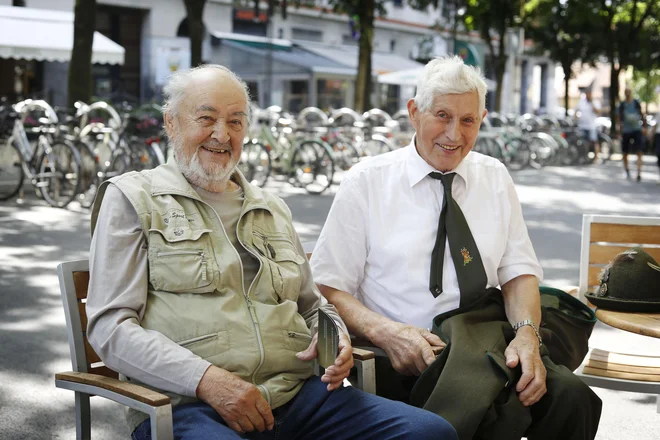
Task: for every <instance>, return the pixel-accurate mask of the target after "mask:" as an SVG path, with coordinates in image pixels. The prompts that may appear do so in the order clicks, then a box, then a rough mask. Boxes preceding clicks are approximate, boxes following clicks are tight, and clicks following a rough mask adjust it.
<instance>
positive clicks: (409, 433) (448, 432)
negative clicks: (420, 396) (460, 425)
mask: <svg viewBox="0 0 660 440" xmlns="http://www.w3.org/2000/svg"><path fill="white" fill-rule="evenodd" d="M401 405H406V404H404V403H401ZM406 406H408V405H406ZM408 408H410V409H412V410H414V411H405V412H403V413H402V414H401V422H402V423H405V424H406V429H405V432H406V437H405V438H410V439H415V440H417V439H420V440H427V439H428V440H458V434H457V433H456V430H455V429H454V427H453V426H452V425H451V424H450V423H449V422H448V421H446V420H445V419H443V418H442V417H440V416H438V415H436V414H434V413H432V412H430V411H426V410H422V409H418V408H414V407H410V406H408Z"/></svg>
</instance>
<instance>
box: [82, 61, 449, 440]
mask: <svg viewBox="0 0 660 440" xmlns="http://www.w3.org/2000/svg"><path fill="white" fill-rule="evenodd" d="M164 94H165V105H164V121H165V129H166V131H167V134H168V136H169V138H170V139H171V148H173V151H174V157H173V158H172V159H171V160H170V161H168V163H167V164H165V165H162V166H160V167H158V168H156V169H154V170H148V171H143V172H140V173H136V172H132V173H127V174H124V175H122V176H118V177H116V178H113V179H111V180H110V181H108V182H105V183H104V184H103V185H102V186H101V188H100V189H99V193H98V196H97V199H96V201H95V203H94V208H93V211H92V228H91V229H92V243H91V248H90V283H89V294H88V300H87V315H88V327H87V329H88V337H89V342H90V344H91V345H92V347H93V348H94V350H95V351H96V352H97V353H98V354H99V356H100V357H101V359H102V360H103V361H104V362H105V363H106V365H108V366H109V367H110V368H112V369H114V370H116V371H118V372H119V373H120V374H121V377H122V379H124V380H128V381H130V382H133V383H140V384H144V385H146V386H148V387H150V388H153V389H156V390H158V391H160V392H163V393H165V394H167V395H168V396H170V398H171V401H172V404H173V427H174V437H175V438H176V439H237V438H249V439H275V438H298V439H349V438H355V439H357V438H359V439H388V438H398V439H401V438H407V439H431V438H433V439H449V440H454V439H456V438H457V437H456V432H455V430H454V429H453V427H451V425H449V424H448V423H447V422H446V421H445V420H444V419H442V418H441V417H439V416H436V415H434V414H432V413H430V412H427V411H423V410H421V409H416V408H411V407H409V406H407V405H404V404H402V403H399V402H392V401H389V400H386V399H384V398H380V397H377V396H374V395H371V394H367V393H364V392H362V391H360V390H357V389H355V388H352V387H344V386H343V379H345V378H346V377H347V376H348V374H349V370H350V368H351V366H352V365H353V359H352V348H351V345H350V341H349V339H348V337H347V336H346V335H347V332H346V327H345V325H344V323H343V322H342V321H341V318H339V316H338V315H337V313H336V310H335V309H334V307H333V306H332V305H329V304H328V303H327V301H325V299H324V298H323V297H322V296H321V295H320V293H319V291H318V290H317V288H316V286H315V284H314V282H313V280H312V277H311V270H310V267H309V264H308V262H307V259H306V258H305V253H304V251H303V249H302V246H301V244H300V241H299V239H298V236H297V235H296V232H295V230H294V228H293V225H292V218H291V212H290V210H289V209H288V207H287V206H286V205H285V204H284V202H283V201H282V200H281V199H279V198H278V197H276V196H274V195H272V194H270V193H267V192H264V191H262V190H261V189H259V188H257V187H255V186H253V185H251V184H250V183H249V182H247V181H246V179H245V177H244V176H243V175H242V174H241V172H240V171H239V170H238V169H237V168H236V164H237V163H238V160H239V158H240V155H241V149H242V143H243V139H244V136H245V133H246V129H247V124H248V120H249V115H248V112H249V97H248V96H249V95H248V93H247V87H246V85H245V83H244V82H243V81H242V80H240V79H239V78H238V77H237V76H236V75H235V74H233V73H232V72H231V71H229V70H228V69H226V68H224V67H222V66H213V65H208V66H201V67H198V68H195V69H192V70H189V71H184V72H179V73H176V74H175V75H174V76H173V77H172V78H171V79H170V80H169V82H168V85H167V86H166V87H165V89H164ZM319 309H322V310H324V311H325V312H326V313H327V314H328V315H330V316H331V317H332V318H333V319H334V320H335V321H336V323H337V325H338V326H339V328H340V329H342V331H341V332H340V333H341V336H340V344H339V348H340V352H339V354H338V356H337V359H336V361H335V364H334V365H332V366H330V367H329V368H327V369H326V370H325V374H324V375H323V376H321V377H317V376H314V375H313V362H312V361H313V359H314V358H315V357H316V355H317V348H316V347H317V334H316V329H317V323H318V315H317V311H318V310H319ZM127 420H128V423H129V429H130V431H131V432H132V437H133V438H134V439H148V438H151V437H150V436H151V426H150V422H149V420H148V419H146V416H145V415H143V414H141V413H138V412H136V411H133V410H129V411H128V413H127Z"/></svg>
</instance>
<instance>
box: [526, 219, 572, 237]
mask: <svg viewBox="0 0 660 440" xmlns="http://www.w3.org/2000/svg"><path fill="white" fill-rule="evenodd" d="M525 224H526V225H527V229H543V230H552V231H557V232H566V233H569V234H570V233H573V232H575V231H574V230H573V228H572V227H571V225H569V224H567V223H566V222H562V221H552V220H528V219H525Z"/></svg>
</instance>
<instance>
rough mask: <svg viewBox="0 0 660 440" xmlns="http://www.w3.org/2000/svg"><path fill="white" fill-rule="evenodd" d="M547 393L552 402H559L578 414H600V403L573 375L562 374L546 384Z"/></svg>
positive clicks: (594, 394)
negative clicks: (585, 412) (587, 412)
mask: <svg viewBox="0 0 660 440" xmlns="http://www.w3.org/2000/svg"><path fill="white" fill-rule="evenodd" d="M548 393H549V394H551V395H552V397H553V400H554V401H556V402H561V405H562V406H564V407H566V406H569V407H572V410H573V411H574V412H575V413H576V414H579V413H581V412H583V411H589V412H594V411H595V412H597V413H598V414H600V410H601V406H602V401H601V400H600V398H599V397H598V396H597V395H596V393H594V392H593V391H592V390H591V388H589V387H588V386H587V384H585V383H584V382H582V380H581V379H580V378H579V377H577V376H576V375H575V374H572V373H570V374H569V373H567V374H563V375H561V376H559V377H557V378H555V379H554V380H552V382H549V383H548Z"/></svg>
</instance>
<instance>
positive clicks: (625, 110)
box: [619, 87, 644, 182]
mask: <svg viewBox="0 0 660 440" xmlns="http://www.w3.org/2000/svg"><path fill="white" fill-rule="evenodd" d="M625 95H626V99H625V100H624V101H623V102H621V104H619V129H620V130H621V134H622V140H621V152H622V153H623V168H624V169H625V170H626V177H627V178H628V179H630V170H629V169H628V154H629V153H636V154H637V181H638V182H639V181H641V180H642V145H643V144H642V126H643V124H644V122H643V121H644V114H643V113H642V105H641V104H640V103H639V101H638V100H637V99H633V97H632V90H630V87H626V91H625Z"/></svg>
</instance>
